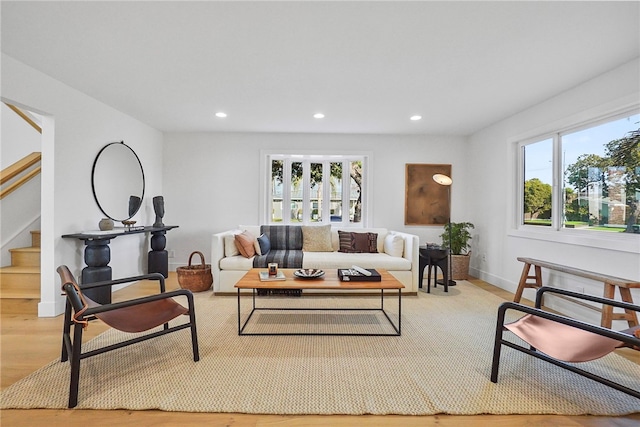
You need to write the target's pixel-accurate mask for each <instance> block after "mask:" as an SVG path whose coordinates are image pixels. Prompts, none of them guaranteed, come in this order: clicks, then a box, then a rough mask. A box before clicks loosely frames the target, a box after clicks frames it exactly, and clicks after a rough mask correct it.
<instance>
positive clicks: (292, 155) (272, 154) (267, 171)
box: [260, 150, 373, 228]
mask: <svg viewBox="0 0 640 427" xmlns="http://www.w3.org/2000/svg"><path fill="white" fill-rule="evenodd" d="M260 158H261V160H260V176H261V177H262V179H261V182H262V185H261V186H260V220H261V223H262V224H283V225H285V224H286V225H289V224H295V225H314V224H315V225H327V224H332V225H334V226H339V227H341V228H366V227H367V226H368V224H369V223H370V217H371V209H370V207H371V206H372V196H371V193H372V192H371V188H372V187H373V185H372V182H373V180H372V176H371V173H370V171H371V170H372V163H373V154H372V153H371V152H369V151H364V152H352V151H348V152H347V151H341V152H331V153H330V154H328V153H327V152H326V151H325V150H261V151H260ZM272 160H287V161H285V164H284V170H283V180H286V181H288V182H290V181H291V168H290V164H291V161H298V160H299V161H301V162H302V163H303V171H304V174H305V176H308V172H309V169H310V165H311V163H323V180H324V177H325V176H327V177H328V176H329V174H330V164H331V163H338V162H343V170H348V168H346V169H345V164H347V165H348V162H350V161H362V175H363V177H362V190H361V197H362V205H361V207H362V216H361V221H360V222H357V223H353V222H350V220H349V216H348V215H343V218H342V221H340V222H337V221H334V222H332V221H331V215H322V221H310V219H311V206H310V204H309V203H307V201H310V187H309V186H308V185H307V184H308V183H305V184H304V185H303V202H302V208H303V215H302V216H303V219H302V221H301V222H292V221H291V218H290V215H284V214H283V218H282V222H272V221H271V196H272V194H271V162H272ZM347 182H348V183H349V184H347V187H349V186H350V182H351V180H350V179H349V180H347ZM343 189H344V187H343ZM330 195H331V186H329V185H325V186H323V201H326V203H327V205H328V204H330ZM349 201H350V192H348V191H343V192H342V206H343V207H344V206H349ZM285 203H289V205H290V203H291V191H290V189H289V190H287V189H286V187H285V189H283V205H284V204H285ZM324 209H325V208H324V207H323V211H324Z"/></svg>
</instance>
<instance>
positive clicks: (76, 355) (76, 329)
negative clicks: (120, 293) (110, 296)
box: [61, 273, 200, 408]
mask: <svg viewBox="0 0 640 427" xmlns="http://www.w3.org/2000/svg"><path fill="white" fill-rule="evenodd" d="M142 280H158V281H159V285H160V293H159V294H154V295H149V296H145V297H141V298H136V299H132V300H128V301H122V302H116V303H111V304H104V305H99V306H97V307H89V308H86V307H85V306H84V302H83V301H82V298H81V296H80V295H79V293H78V292H77V291H76V289H75V287H74V284H73V283H69V282H67V283H63V285H62V288H63V290H64V291H65V293H66V295H67V302H66V307H65V314H64V325H63V333H62V356H61V362H66V361H67V360H69V362H70V364H71V381H70V385H69V408H73V407H75V406H77V404H78V388H79V384H80V361H81V360H82V359H86V358H88V357H92V356H96V355H98V354H102V353H106V352H109V351H112V350H116V349H119V348H122V347H126V346H128V345H131V344H136V343H139V342H142V341H146V340H149V339H151V338H156V337H159V336H162V335H166V334H169V333H172V332H176V331H179V330H182V329H186V328H190V329H191V344H192V348H193V360H194V361H195V362H197V361H198V360H200V354H199V349H198V336H197V331H196V316H195V310H194V302H193V294H192V293H191V291H189V290H186V289H179V290H175V291H170V292H166V287H165V279H164V276H163V275H162V274H160V273H153V274H146V275H140V276H134V277H127V278H123V279H116V280H109V281H103V282H94V283H87V284H76V286H78V288H79V289H80V290H81V291H84V290H87V289H95V288H100V287H105V286H113V285H118V284H124V283H131V282H137V281H142ZM174 297H185V298H186V300H187V304H188V305H187V308H188V316H189V322H187V323H182V324H179V325H176V326H173V327H169V323H164V324H163V328H162V329H161V330H159V331H156V332H152V333H149V334H146V335H142V336H139V337H136V338H132V339H128V340H125V341H122V342H119V343H115V344H112V345H109V346H106V347H103V348H99V349H95V350H92V351H87V352H84V353H83V352H82V333H83V330H84V328H85V327H86V325H87V323H88V322H89V321H91V320H95V319H96V317H95V314H99V313H104V312H108V311H113V310H118V309H121V308H125V307H132V306H136V305H141V304H144V303H148V302H152V301H159V300H163V299H168V298H174ZM83 309H84V311H83V312H82V313H81V314H79V313H80V312H81V311H82V310H83ZM74 313H75V317H76V320H74V319H73V317H74V316H73V314H74ZM72 326H73V334H72V333H71V329H72ZM71 335H73V337H71Z"/></svg>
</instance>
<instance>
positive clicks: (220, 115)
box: [216, 111, 227, 119]
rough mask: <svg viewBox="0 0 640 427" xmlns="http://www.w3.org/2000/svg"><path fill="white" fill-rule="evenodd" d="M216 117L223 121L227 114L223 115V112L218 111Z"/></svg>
mask: <svg viewBox="0 0 640 427" xmlns="http://www.w3.org/2000/svg"><path fill="white" fill-rule="evenodd" d="M216 117H220V118H221V119H223V118H225V117H227V113H223V112H222V111H218V112H217V113H216Z"/></svg>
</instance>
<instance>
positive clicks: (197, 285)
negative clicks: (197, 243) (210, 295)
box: [176, 251, 213, 292]
mask: <svg viewBox="0 0 640 427" xmlns="http://www.w3.org/2000/svg"><path fill="white" fill-rule="evenodd" d="M196 254H198V255H200V265H191V259H192V258H193V256H194V255H196ZM176 273H177V274H178V284H179V285H180V287H181V288H182V289H189V290H190V291H192V292H202V291H206V290H208V289H209V288H211V284H212V283H213V275H212V274H211V264H205V261H204V255H202V252H198V251H194V252H192V253H191V255H189V265H188V266H185V267H178V268H176Z"/></svg>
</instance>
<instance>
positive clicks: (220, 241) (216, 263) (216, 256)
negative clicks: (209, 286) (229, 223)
mask: <svg viewBox="0 0 640 427" xmlns="http://www.w3.org/2000/svg"><path fill="white" fill-rule="evenodd" d="M228 235H233V231H232V230H227V231H222V232H220V233H216V234H214V235H213V236H212V239H211V274H212V275H213V288H214V290H217V287H219V286H220V260H222V258H224V238H225V236H228Z"/></svg>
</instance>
